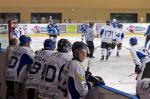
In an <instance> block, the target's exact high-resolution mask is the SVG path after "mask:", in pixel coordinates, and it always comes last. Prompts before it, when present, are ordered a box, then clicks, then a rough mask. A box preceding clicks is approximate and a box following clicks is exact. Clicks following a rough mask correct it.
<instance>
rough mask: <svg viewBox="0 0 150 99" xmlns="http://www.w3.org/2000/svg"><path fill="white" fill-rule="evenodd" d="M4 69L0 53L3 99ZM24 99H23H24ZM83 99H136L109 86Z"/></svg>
mask: <svg viewBox="0 0 150 99" xmlns="http://www.w3.org/2000/svg"><path fill="white" fill-rule="evenodd" d="M4 69H5V54H4V52H0V82H1V86H0V97H2V99H5V98H4V97H5V93H6V85H5V81H4ZM24 99H25V98H24ZM85 99H138V98H137V97H136V96H134V95H130V94H128V93H125V92H122V91H119V90H116V89H114V88H112V87H109V86H101V85H98V86H97V87H93V88H92V89H91V90H90V92H89V93H88V95H87V96H86V98H85Z"/></svg>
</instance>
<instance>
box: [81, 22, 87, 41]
mask: <svg viewBox="0 0 150 99" xmlns="http://www.w3.org/2000/svg"><path fill="white" fill-rule="evenodd" d="M88 27H89V25H88V24H87V23H84V24H82V25H81V26H80V31H81V32H82V35H81V40H82V41H83V39H84V35H85V32H86V30H87V29H88Z"/></svg>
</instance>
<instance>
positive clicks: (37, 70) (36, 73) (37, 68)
mask: <svg viewBox="0 0 150 99" xmlns="http://www.w3.org/2000/svg"><path fill="white" fill-rule="evenodd" d="M43 45H44V49H41V50H39V51H37V52H36V54H35V57H34V59H33V64H32V66H31V68H30V70H29V73H28V75H27V81H26V88H27V96H28V99H35V98H36V97H37V93H38V92H37V91H38V86H39V82H40V81H41V78H42V72H43V69H44V66H45V64H47V63H48V61H49V57H50V56H51V55H52V53H53V51H54V49H55V41H54V39H53V38H50V39H46V40H45V41H44V44H43Z"/></svg>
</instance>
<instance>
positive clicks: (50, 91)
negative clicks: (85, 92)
mask: <svg viewBox="0 0 150 99" xmlns="http://www.w3.org/2000/svg"><path fill="white" fill-rule="evenodd" d="M70 50H71V43H70V42H69V41H68V40H67V39H60V40H59V41H58V44H57V52H55V53H53V54H52V55H51V56H50V57H49V62H48V64H46V65H45V67H44V71H43V72H42V80H41V81H40V87H39V92H38V93H39V94H38V97H39V98H41V99H68V97H69V93H68V91H67V81H68V70H69V64H70V61H71V59H72V55H71V54H70Z"/></svg>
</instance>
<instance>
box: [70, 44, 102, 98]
mask: <svg viewBox="0 0 150 99" xmlns="http://www.w3.org/2000/svg"><path fill="white" fill-rule="evenodd" d="M72 52H73V59H72V61H71V65H70V70H69V80H68V88H69V92H70V94H71V99H81V98H83V97H84V96H86V94H87V93H88V91H89V90H90V89H91V88H92V86H94V85H96V84H97V83H100V84H104V81H103V79H102V78H101V77H94V76H91V73H90V75H89V76H88V77H86V75H85V74H86V70H85V68H84V66H83V64H82V62H83V61H84V60H85V58H86V55H87V45H86V44H85V43H83V42H75V43H74V44H73V45H72ZM86 78H87V79H86Z"/></svg>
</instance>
